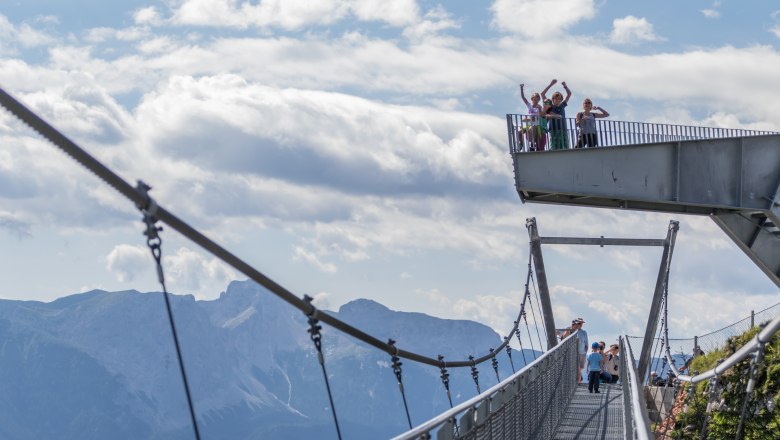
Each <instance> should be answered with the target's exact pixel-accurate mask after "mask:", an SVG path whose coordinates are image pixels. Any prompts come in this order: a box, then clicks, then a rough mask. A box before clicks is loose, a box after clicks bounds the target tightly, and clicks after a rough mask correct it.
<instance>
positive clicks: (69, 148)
mask: <svg viewBox="0 0 780 440" xmlns="http://www.w3.org/2000/svg"><path fill="white" fill-rule="evenodd" d="M0 105H2V106H3V107H5V108H6V109H7V110H8V111H9V112H11V113H12V114H13V115H14V116H16V117H17V118H19V119H20V120H21V121H22V122H24V123H25V124H27V125H28V126H29V127H30V128H32V129H33V130H35V131H36V132H38V133H39V134H40V135H41V136H43V137H44V138H46V139H47V140H49V141H50V142H51V143H52V144H54V145H55V146H56V147H58V148H60V149H61V150H62V151H63V152H65V153H66V154H68V155H69V156H71V157H72V158H73V159H74V160H76V161H77V162H78V163H79V164H81V165H82V166H83V167H85V168H87V169H88V170H89V171H91V172H92V173H93V174H95V175H96V176H97V177H98V178H100V179H101V180H103V181H104V182H106V183H107V184H108V185H109V186H111V187H112V188H114V189H115V190H116V191H118V192H119V193H120V194H122V195H123V196H125V197H126V198H127V199H129V200H130V201H131V202H133V203H134V204H135V205H136V206H137V207H138V208H139V209H146V210H152V211H154V212H155V217H156V218H157V219H158V220H159V221H161V222H163V223H166V224H167V225H168V226H170V227H171V228H173V229H174V230H176V231H178V232H179V233H181V234H182V235H183V236H185V237H186V238H188V239H189V240H191V241H193V242H194V243H195V244H197V245H199V246H200V247H202V248H203V249H205V250H206V251H208V252H210V253H211V254H212V255H214V256H215V257H217V258H219V259H220V260H222V261H224V262H225V263H226V264H228V265H229V266H231V267H233V268H234V269H236V270H238V271H239V272H241V273H243V274H244V275H246V276H247V277H248V278H249V279H251V280H253V281H255V282H256V283H258V284H260V285H261V286H263V287H265V288H266V289H268V290H269V291H270V292H271V293H272V294H274V295H276V296H278V297H279V298H281V299H282V300H284V301H285V302H287V303H288V304H290V305H292V306H293V307H295V308H297V309H298V310H300V311H301V312H303V313H304V314H305V315H307V316H308V315H309V314H311V313H313V311H314V310H315V308H314V306H313V305H311V304H307V303H306V302H305V301H304V300H302V299H301V298H299V297H298V296H296V295H295V294H293V293H292V292H290V291H289V290H288V289H286V288H285V287H283V286H282V285H280V284H278V283H277V282H275V281H274V280H272V279H271V278H269V277H267V276H266V275H264V274H263V273H261V272H260V271H258V270H257V269H255V268H254V267H252V266H250V265H249V264H248V263H246V262H245V261H243V260H241V259H240V258H238V257H237V256H235V255H234V254H232V253H231V252H229V251H228V250H226V249H225V248H223V247H222V246H220V245H218V244H217V243H216V242H214V241H212V240H211V239H209V238H208V237H206V236H205V235H204V234H202V233H201V232H199V231H198V230H196V229H194V228H193V227H192V226H190V225H189V224H187V223H185V222H184V221H183V220H181V219H179V218H178V217H177V216H176V215H174V214H173V213H171V212H169V211H168V210H166V209H165V208H163V207H162V206H160V205H158V204H157V202H156V201H155V200H154V199H153V198H151V197H150V196H149V195H148V194H145V193H143V192H141V191H138V190H137V189H136V188H135V187H133V186H132V185H130V184H129V183H127V182H126V181H125V180H124V179H122V178H121V177H119V176H118V175H117V174H116V173H114V172H113V171H112V170H110V169H109V168H108V167H106V166H105V165H103V164H102V163H101V162H100V161H98V160H97V159H95V158H94V157H92V156H91V155H90V154H89V153H87V152H86V151H85V150H84V149H82V148H81V147H79V146H78V145H77V144H76V143H74V142H73V141H71V140H70V139H69V138H68V137H66V136H65V135H64V134H62V133H60V132H59V131H58V130H57V129H55V128H54V127H53V126H51V125H50V124H49V123H47V122H46V121H44V120H43V119H42V118H40V117H39V116H38V115H36V114H35V113H33V112H32V111H31V110H30V109H28V108H27V107H26V106H24V105H23V104H22V103H21V102H19V101H18V100H17V99H15V98H14V97H12V96H11V95H10V94H8V93H7V92H6V91H5V90H4V89H2V88H0ZM318 316H319V319H320V321H321V322H323V323H325V324H328V325H329V326H331V327H333V328H336V329H338V330H339V331H341V332H343V333H345V334H347V335H349V336H352V337H353V338H356V339H358V340H361V341H363V342H365V343H367V344H369V345H371V346H373V347H375V348H377V349H379V350H382V351H384V352H386V353H388V354H390V355H393V354H394V353H395V355H397V356H398V357H402V358H405V359H409V360H412V361H415V362H418V363H421V364H427V365H432V366H435V367H438V366H440V364H439V363H438V362H437V360H436V359H433V358H431V357H428V356H424V355H421V354H418V353H414V352H410V351H406V350H402V349H398V348H394V347H390V346H389V345H388V344H386V343H385V342H383V341H381V340H379V339H377V338H375V337H373V336H371V335H369V334H367V333H365V332H363V331H362V330H360V329H358V328H355V327H353V326H351V325H349V324H347V323H345V322H343V321H341V320H339V319H338V318H335V317H333V316H331V315H329V314H327V313H324V312H321V313H319V315H318ZM510 334H511V332H510ZM504 347H505V343H502V344H501V345H499V347H498V348H496V350H500V349H503V348H504ZM491 358H492V356H491V355H490V353H488V354H485V355H483V356H480V357H478V358H475V359H474V360H473V361H465V360H464V361H455V362H448V364H447V365H448V366H449V367H451V368H465V367H470V366H472V365H473V364H480V363H482V362H485V361H487V360H489V359H491Z"/></svg>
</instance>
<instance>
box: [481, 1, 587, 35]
mask: <svg viewBox="0 0 780 440" xmlns="http://www.w3.org/2000/svg"><path fill="white" fill-rule="evenodd" d="M490 10H491V11H492V12H493V21H492V25H493V26H495V27H496V28H498V29H500V30H502V31H505V32H512V33H517V34H521V35H524V36H526V37H531V38H543V37H546V36H549V35H550V32H551V31H550V29H551V28H550V27H551V25H552V26H554V28H555V29H556V32H559V31H561V30H564V29H566V28H568V27H569V26H572V25H574V24H576V23H578V22H579V21H581V20H587V19H590V18H593V17H594V16H595V14H596V5H595V2H594V1H593V0H496V1H495V2H494V3H493V5H492V6H491V7H490Z"/></svg>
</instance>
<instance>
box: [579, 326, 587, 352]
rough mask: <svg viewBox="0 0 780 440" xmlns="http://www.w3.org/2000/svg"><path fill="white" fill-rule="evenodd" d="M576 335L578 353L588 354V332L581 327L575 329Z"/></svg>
mask: <svg viewBox="0 0 780 440" xmlns="http://www.w3.org/2000/svg"><path fill="white" fill-rule="evenodd" d="M577 337H579V338H580V347H579V350H578V351H579V353H580V354H588V332H586V331H585V330H583V329H579V330H578V331H577Z"/></svg>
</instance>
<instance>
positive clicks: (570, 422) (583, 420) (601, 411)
mask: <svg viewBox="0 0 780 440" xmlns="http://www.w3.org/2000/svg"><path fill="white" fill-rule="evenodd" d="M600 391H601V393H600V394H595V393H593V394H591V393H589V392H588V386H587V384H584V383H583V384H580V385H578V386H577V390H576V391H575V392H574V396H573V397H572V400H571V402H570V403H569V407H568V409H567V410H566V414H565V415H564V416H563V418H562V419H561V421H560V423H559V424H558V428H557V429H556V431H555V435H554V437H553V438H554V439H555V440H585V439H587V440H594V439H598V440H613V439H614V440H622V439H623V436H624V435H625V431H624V429H623V390H622V387H621V386H620V385H617V384H601V387H600Z"/></svg>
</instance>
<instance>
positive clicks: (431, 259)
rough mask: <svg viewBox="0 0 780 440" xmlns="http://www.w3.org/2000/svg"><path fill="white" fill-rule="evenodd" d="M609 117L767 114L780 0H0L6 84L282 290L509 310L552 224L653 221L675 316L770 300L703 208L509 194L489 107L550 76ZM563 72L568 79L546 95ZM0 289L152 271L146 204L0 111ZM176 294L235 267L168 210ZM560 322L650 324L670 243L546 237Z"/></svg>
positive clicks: (772, 112) (122, 282)
mask: <svg viewBox="0 0 780 440" xmlns="http://www.w3.org/2000/svg"><path fill="white" fill-rule="evenodd" d="M553 78H555V79H558V81H566V82H567V84H568V85H569V87H570V88H571V90H572V92H573V96H572V98H571V101H570V113H573V111H574V110H575V109H577V108H578V107H579V106H580V104H581V102H582V100H583V99H584V98H585V97H589V98H591V99H592V100H593V102H594V105H596V106H601V107H603V108H605V109H607V110H608V111H609V112H610V118H611V119H614V120H623V121H644V122H659V123H673V124H687V125H702V126H712V127H728V128H750V129H763V130H775V131H780V89H778V88H777V78H780V5H779V4H777V3H776V2H774V1H769V0H757V1H753V2H751V3H750V6H749V7H748V6H745V4H744V3H742V2H737V1H735V0H732V1H726V0H722V1H699V0H687V1H684V2H677V1H669V0H660V1H657V2H640V1H634V0H621V1H615V0H612V1H607V0H602V1H597V0H495V1H453V2H442V3H438V2H432V1H424V0H420V1H416V0H349V1H337V0H276V1H267V0H262V1H257V0H255V1H243V2H240V1H237V0H161V1H154V0H127V1H123V2H106V1H99V0H73V1H69V2H59V1H53V0H3V2H2V6H0V87H2V88H3V89H5V90H6V91H7V92H9V93H10V94H12V95H13V96H15V97H17V98H18V99H20V100H21V101H23V102H24V103H25V104H26V105H28V106H29V107H30V108H32V109H33V110H34V111H35V112H37V113H38V114H39V115H40V116H42V117H43V118H44V119H46V120H47V121H49V122H50V123H51V124H52V125H54V126H55V127H57V128H58V129H59V130H61V131H62V132H63V133H65V134H66V135H67V136H69V137H70V138H71V139H73V140H74V141H75V142H77V143H78V144H79V145H81V146H82V147H84V148H85V149H86V150H87V151H88V152H89V153H90V154H92V155H94V156H95V157H97V158H98V159H99V160H101V161H103V162H104V163H105V164H107V165H108V166H109V167H111V168H112V169H113V170H114V171H115V172H117V173H118V174H119V175H120V176H122V177H123V178H124V179H125V180H127V181H128V182H130V183H135V181H136V180H138V179H141V180H143V181H145V182H146V183H148V184H149V185H150V186H151V187H152V191H151V195H152V196H153V197H154V198H155V200H156V201H157V202H158V203H159V204H160V205H162V206H163V207H165V208H166V209H167V210H169V211H171V212H173V213H174V214H176V215H177V216H179V217H180V218H181V219H183V220H184V221H186V222H188V223H189V224H190V225H192V226H193V227H195V228H197V229H198V230H200V231H202V232H204V233H205V234H206V235H208V236H209V237H210V238H212V239H213V240H215V241H217V242H218V243H220V244H221V245H222V246H224V247H225V248H227V249H228V250H230V251H231V252H233V253H234V254H236V255H237V256H239V257H240V258H242V259H243V260H245V261H247V262H249V263H250V264H252V265H253V266H254V267H256V268H257V269H258V270H260V271H261V272H263V273H264V274H266V275H267V276H269V277H270V278H272V279H274V280H275V281H277V282H278V283H280V284H281V285H283V286H285V287H286V288H288V289H289V290H291V291H292V292H294V293H295V294H297V295H299V296H303V295H304V294H308V295H311V296H313V297H315V298H316V301H317V304H318V305H319V306H320V307H322V308H326V309H331V310H336V309H337V308H338V307H339V306H340V305H342V304H345V303H346V302H349V301H351V300H353V299H356V298H369V299H373V300H376V301H378V302H380V303H382V304H384V305H386V306H388V307H390V308H392V309H394V310H403V311H415V312H423V313H428V314H431V315H434V316H439V317H442V318H452V319H473V320H476V321H479V322H482V323H485V324H487V325H490V326H491V327H493V328H494V329H496V331H497V332H499V333H500V334H502V335H503V334H505V333H506V332H507V331H508V330H509V328H511V325H512V321H513V320H514V319H515V316H516V313H517V310H518V305H519V302H520V300H521V298H522V294H523V290H524V283H525V275H526V270H527V264H528V253H529V249H528V234H527V231H526V228H525V223H526V219H527V218H530V217H535V218H536V219H537V222H538V225H539V231H540V234H541V235H542V236H575V237H599V236H602V235H603V236H606V237H630V238H664V237H665V236H666V231H667V227H668V224H669V221H670V220H673V219H674V220H678V221H679V222H680V231H679V233H678V238H677V245H676V248H675V252H674V258H673V265H672V274H671V280H670V289H669V291H670V307H671V310H670V336H672V337H680V338H683V337H691V336H693V335H700V334H703V333H706V332H708V331H711V330H714V329H717V328H720V327H722V326H724V325H727V324H730V323H731V322H734V321H736V320H738V319H741V318H743V317H745V316H748V315H749V314H750V311H751V310H756V311H758V310H761V309H763V308H765V307H768V306H771V305H773V304H775V303H777V302H778V301H780V296H779V295H778V294H777V293H778V292H777V287H776V286H775V285H774V284H773V283H772V282H770V281H769V280H768V279H767V277H766V276H765V275H764V274H763V273H762V272H761V271H760V270H759V269H757V268H756V267H755V266H754V265H753V264H752V263H751V262H750V260H749V259H748V258H747V256H745V255H744V254H742V252H741V251H739V249H738V248H737V247H736V245H734V244H733V243H732V242H731V241H730V240H729V239H728V238H727V237H726V236H725V234H723V233H722V232H721V231H720V229H719V228H718V227H717V226H716V225H715V224H714V223H713V222H712V221H711V220H709V219H708V218H706V217H696V216H685V215H678V214H675V215H671V214H659V213H643V212H632V211H615V210H608V209H588V208H574V207H565V206H545V205H539V204H525V205H524V204H522V202H521V201H520V199H519V197H518V195H517V193H516V192H515V190H514V182H513V175H512V163H511V159H510V157H509V155H508V146H507V133H506V122H505V115H506V114H507V113H518V112H521V111H523V110H524V107H523V106H522V105H521V102H520V100H519V93H518V92H519V89H518V84H520V83H525V84H526V87H527V88H528V90H531V91H533V90H536V91H538V90H541V89H543V88H544V87H545V86H546V85H547V84H548V83H549V82H550V80H551V79H553ZM554 90H560V87H559V86H556V87H554V88H553V89H552V90H551V91H554ZM0 138H1V143H2V147H1V148H0V267H2V280H3V281H2V283H0V298H6V299H19V300H38V301H51V300H53V299H55V298H58V297H62V296H66V295H70V294H74V293H78V292H84V291H88V290H91V289H104V290H109V291H118V290H127V289H136V290H140V291H159V289H160V287H159V285H158V284H157V279H156V275H155V269H154V264H153V261H152V259H151V256H150V254H149V251H148V249H147V248H146V247H145V238H144V237H143V236H142V231H143V225H142V222H141V217H140V214H139V212H138V211H137V210H136V209H135V207H134V206H133V205H132V203H130V202H129V201H127V200H125V199H123V198H121V197H120V196H119V195H118V193H116V192H114V191H113V190H112V189H110V188H109V187H107V186H106V185H104V184H102V183H101V182H100V181H99V180H98V179H97V178H96V177H95V176H93V175H92V174H91V173H89V172H88V171H86V170H84V169H83V168H81V167H80V166H78V165H77V164H76V163H75V162H73V161H72V160H71V159H70V158H68V157H67V156H66V155H64V154H63V153H62V152H60V151H58V150H57V149H55V148H54V147H52V146H51V145H50V144H49V143H48V142H46V141H45V140H43V139H42V138H40V137H39V136H37V135H36V134H35V133H34V132H32V131H31V130H30V129H29V128H27V127H25V126H24V125H23V124H21V123H20V122H19V121H17V120H16V119H15V118H13V117H12V116H11V115H10V114H9V113H7V112H5V111H0ZM161 234H162V235H161V237H162V259H163V266H164V270H165V274H166V282H167V286H168V289H169V290H170V291H172V292H174V293H177V294H192V295H194V296H195V297H196V298H198V299H202V300H211V299H214V298H217V297H218V296H219V294H220V292H222V291H224V290H225V288H226V286H227V284H228V283H229V282H230V281H231V280H236V279H245V277H244V276H243V275H242V274H240V273H238V272H237V271H235V270H234V269H232V268H230V267H227V266H226V265H224V264H222V263H221V262H220V261H219V260H217V259H215V258H214V257H213V256H212V255H210V254H208V253H206V252H204V251H203V250H201V249H200V248H199V247H198V246H197V245H195V244H193V243H191V242H189V241H187V240H186V239H185V238H184V237H182V236H180V235H179V234H178V233H176V232H175V231H173V230H172V229H170V228H164V230H163V232H162V233H161ZM543 252H544V258H545V263H546V266H547V277H548V282H549V285H550V290H551V296H552V303H553V308H554V315H555V318H556V324H558V327H562V326H563V325H564V324H565V323H567V322H568V321H570V320H571V319H572V318H574V317H583V318H585V320H586V321H587V324H586V326H585V329H586V330H589V332H590V335H591V339H594V338H595V339H603V340H607V341H611V340H614V339H615V338H616V337H617V335H618V334H620V333H622V332H626V333H628V334H632V335H641V334H643V332H644V327H645V324H646V321H647V313H648V310H649V305H650V301H651V296H652V292H653V290H654V287H655V280H656V276H657V273H658V267H659V264H660V257H661V249H660V248H628V247H623V248H616V247H613V248H610V247H605V248H599V247H572V246H545V247H544V248H543Z"/></svg>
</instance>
